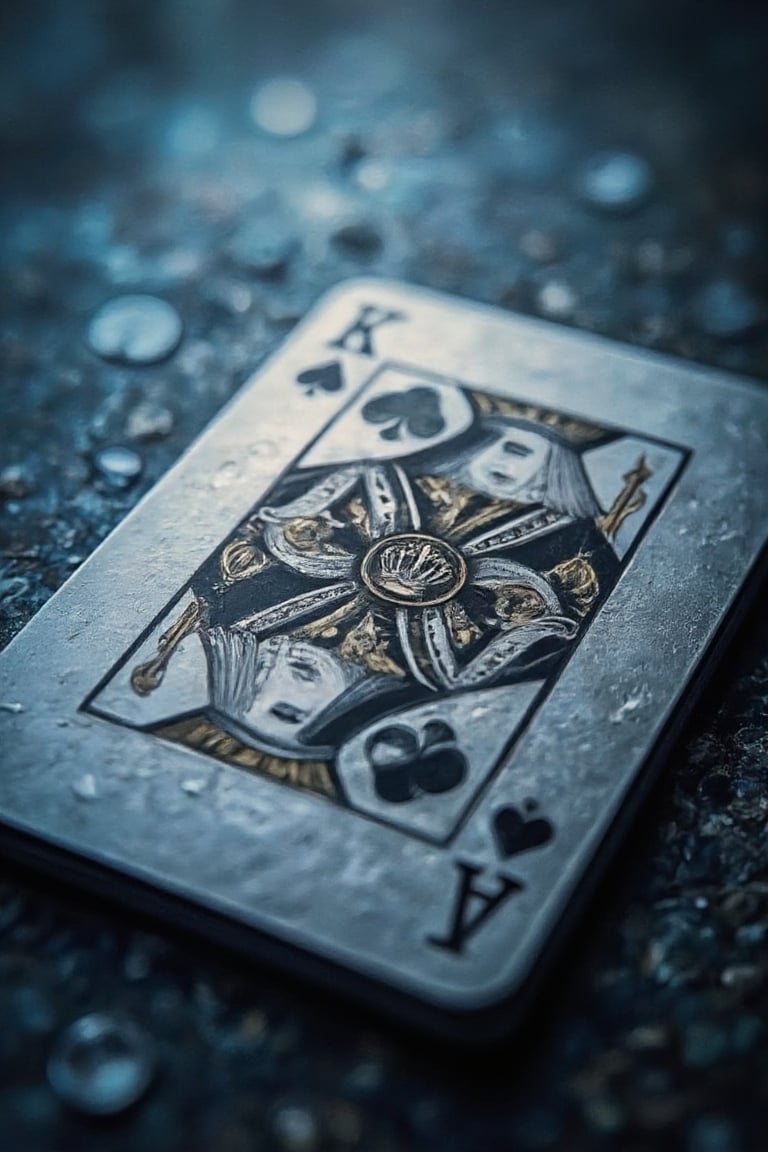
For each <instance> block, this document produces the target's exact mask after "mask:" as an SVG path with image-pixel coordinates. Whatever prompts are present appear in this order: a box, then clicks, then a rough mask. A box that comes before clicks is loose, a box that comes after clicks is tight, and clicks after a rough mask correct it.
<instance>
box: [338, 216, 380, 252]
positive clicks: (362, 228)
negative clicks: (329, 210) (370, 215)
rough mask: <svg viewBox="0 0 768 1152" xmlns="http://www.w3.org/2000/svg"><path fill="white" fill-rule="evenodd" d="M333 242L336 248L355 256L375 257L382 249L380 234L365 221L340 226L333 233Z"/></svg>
mask: <svg viewBox="0 0 768 1152" xmlns="http://www.w3.org/2000/svg"><path fill="white" fill-rule="evenodd" d="M333 242H334V244H335V245H336V247H337V248H341V249H343V250H344V251H345V252H348V253H351V254H353V255H356V256H375V255H376V254H377V253H378V252H380V251H381V249H382V247H383V241H382V238H381V234H380V233H379V231H378V230H377V228H376V227H375V226H374V225H373V224H371V223H369V222H368V221H367V220H357V221H352V222H350V223H348V224H342V226H341V227H340V228H337V229H336V231H335V232H334V234H333Z"/></svg>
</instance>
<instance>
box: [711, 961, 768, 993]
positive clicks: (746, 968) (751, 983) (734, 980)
mask: <svg viewBox="0 0 768 1152" xmlns="http://www.w3.org/2000/svg"><path fill="white" fill-rule="evenodd" d="M764 976H765V972H764V971H763V969H762V968H760V967H758V965H757V964H730V965H729V966H728V967H727V968H724V969H723V971H722V972H721V974H720V983H721V984H722V985H723V987H724V988H733V989H735V990H737V991H739V992H755V991H756V990H757V989H758V988H759V987H760V985H761V984H762V983H763V979H764Z"/></svg>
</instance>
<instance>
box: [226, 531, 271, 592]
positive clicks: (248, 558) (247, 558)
mask: <svg viewBox="0 0 768 1152" xmlns="http://www.w3.org/2000/svg"><path fill="white" fill-rule="evenodd" d="M269 562H270V561H269V557H268V556H267V555H266V553H264V552H262V550H261V548H257V547H256V545H255V544H253V543H251V541H250V540H243V539H240V538H238V539H237V540H232V541H231V542H230V543H229V544H227V546H226V548H225V549H224V551H223V552H222V554H221V559H220V560H219V568H220V570H221V575H222V577H223V579H224V583H225V584H235V583H236V582H237V581H238V580H247V579H248V578H249V577H250V576H256V575H257V574H258V573H259V572H263V571H264V569H265V568H266V567H268V565H269Z"/></svg>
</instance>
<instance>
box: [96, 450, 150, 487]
mask: <svg viewBox="0 0 768 1152" xmlns="http://www.w3.org/2000/svg"><path fill="white" fill-rule="evenodd" d="M94 464H95V465H96V468H97V470H98V472H99V474H100V476H101V478H102V479H103V480H106V482H107V483H108V484H109V485H110V486H111V487H112V488H127V487H128V486H129V485H130V484H132V483H133V482H134V480H137V479H138V477H139V476H140V475H141V473H142V470H143V468H144V462H143V461H142V459H141V456H139V454H138V452H134V450H133V449H132V448H121V447H119V446H117V445H115V446H113V447H111V448H101V449H100V450H99V451H98V452H97V453H96V456H95V457H94Z"/></svg>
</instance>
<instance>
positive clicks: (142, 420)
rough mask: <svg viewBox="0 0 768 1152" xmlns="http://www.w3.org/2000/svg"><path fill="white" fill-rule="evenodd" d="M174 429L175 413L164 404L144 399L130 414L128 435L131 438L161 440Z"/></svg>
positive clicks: (127, 423) (127, 424)
mask: <svg viewBox="0 0 768 1152" xmlns="http://www.w3.org/2000/svg"><path fill="white" fill-rule="evenodd" d="M172 429H173V413H172V412H171V410H170V408H166V407H165V405H163V404H152V403H151V402H150V401H142V403H141V404H137V405H136V407H135V408H134V409H133V411H131V412H130V413H129V414H128V419H127V421H126V424H125V431H126V435H127V436H129V437H130V438H131V440H161V439H162V438H163V437H164V436H167V435H168V434H169V432H171V431H172Z"/></svg>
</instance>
